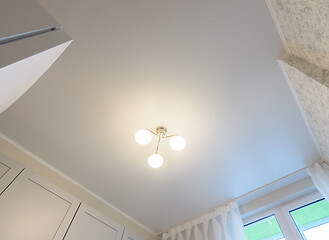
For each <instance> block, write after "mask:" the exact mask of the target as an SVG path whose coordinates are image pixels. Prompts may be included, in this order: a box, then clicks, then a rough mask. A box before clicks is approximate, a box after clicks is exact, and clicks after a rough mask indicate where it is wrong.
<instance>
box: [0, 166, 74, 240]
mask: <svg viewBox="0 0 329 240" xmlns="http://www.w3.org/2000/svg"><path fill="white" fill-rule="evenodd" d="M79 203H80V202H79V201H78V200H77V199H76V198H74V197H72V196H71V195H69V194H68V193H66V192H64V191H62V190H61V189H59V188H57V187H56V186H54V185H52V184H50V183H49V182H47V181H46V180H44V179H42V178H41V177H39V176H37V175H36V174H34V173H32V172H31V171H29V170H26V169H25V170H23V172H22V173H21V174H20V175H19V176H18V177H17V178H16V179H15V181H14V182H12V183H11V184H10V186H9V187H8V188H7V189H6V190H5V191H4V192H3V193H2V195H0V239H4V240H62V239H63V236H64V235H65V232H66V230H67V228H68V226H69V224H70V222H71V220H72V219H73V216H74V214H75V212H76V210H77V208H78V205H79Z"/></svg>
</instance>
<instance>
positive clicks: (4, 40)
mask: <svg viewBox="0 0 329 240" xmlns="http://www.w3.org/2000/svg"><path fill="white" fill-rule="evenodd" d="M62 29H63V27H62V26H51V27H46V28H42V29H38V30H34V31H31V32H26V33H20V34H16V35H12V36H9V37H3V38H0V45H1V44H5V43H9V42H13V41H17V40H21V39H24V38H28V37H32V36H36V35H40V34H43V33H47V32H51V31H58V30H62Z"/></svg>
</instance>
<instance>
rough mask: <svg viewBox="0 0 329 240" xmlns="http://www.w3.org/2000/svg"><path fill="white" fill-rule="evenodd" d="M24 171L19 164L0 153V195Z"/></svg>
mask: <svg viewBox="0 0 329 240" xmlns="http://www.w3.org/2000/svg"><path fill="white" fill-rule="evenodd" d="M23 169H24V168H23V166H21V165H20V164H19V163H17V162H15V161H14V160H12V159H10V158H8V157H7V156H5V155H3V154H2V153H0V194H1V193H2V192H3V191H4V190H5V189H6V187H7V186H8V185H9V184H10V183H11V182H12V181H13V180H14V179H15V177H16V176H17V175H18V174H19V173H20V172H21V171H22V170H23Z"/></svg>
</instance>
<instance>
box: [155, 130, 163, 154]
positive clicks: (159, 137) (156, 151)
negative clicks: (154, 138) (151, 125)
mask: <svg viewBox="0 0 329 240" xmlns="http://www.w3.org/2000/svg"><path fill="white" fill-rule="evenodd" d="M161 138H162V137H161V134H159V136H158V144H157V149H156V150H155V154H158V152H159V145H160V141H161Z"/></svg>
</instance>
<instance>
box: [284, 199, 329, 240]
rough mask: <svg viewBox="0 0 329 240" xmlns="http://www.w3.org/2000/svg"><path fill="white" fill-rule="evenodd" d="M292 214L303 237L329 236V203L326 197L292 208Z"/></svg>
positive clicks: (321, 237)
mask: <svg viewBox="0 0 329 240" xmlns="http://www.w3.org/2000/svg"><path fill="white" fill-rule="evenodd" d="M290 215H291V217H292V219H293V220H294V222H295V224H296V226H297V228H298V230H299V232H300V234H301V235H302V237H303V239H305V240H320V239H321V240H322V239H328V238H329V203H328V202H327V201H326V200H325V199H321V200H318V201H315V202H312V203H310V204H307V205H304V206H302V207H299V208H297V209H294V210H291V211H290Z"/></svg>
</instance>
